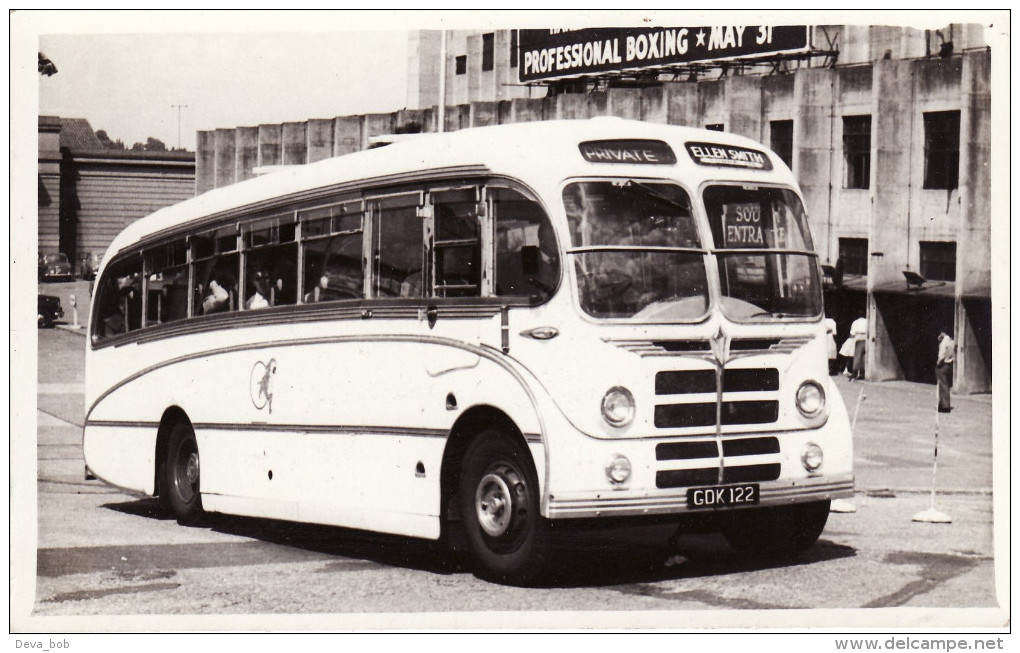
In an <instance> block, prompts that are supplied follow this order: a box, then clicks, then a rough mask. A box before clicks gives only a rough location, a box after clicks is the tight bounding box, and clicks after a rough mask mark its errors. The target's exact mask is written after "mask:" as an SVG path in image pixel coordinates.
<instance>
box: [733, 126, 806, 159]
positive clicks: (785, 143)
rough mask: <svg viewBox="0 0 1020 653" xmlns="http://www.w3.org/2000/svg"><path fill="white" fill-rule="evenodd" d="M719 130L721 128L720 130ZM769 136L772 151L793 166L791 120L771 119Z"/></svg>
mask: <svg viewBox="0 0 1020 653" xmlns="http://www.w3.org/2000/svg"><path fill="white" fill-rule="evenodd" d="M720 131H721V130H720ZM769 134H770V136H769V138H771V139H772V140H771V143H770V145H771V147H772V151H773V152H775V153H776V154H778V155H779V158H780V159H782V160H783V163H785V164H786V165H787V166H788V167H790V168H792V167H793V121H792V120H773V121H772V122H770V123H769Z"/></svg>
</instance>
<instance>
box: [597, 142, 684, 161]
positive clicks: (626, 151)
mask: <svg viewBox="0 0 1020 653" xmlns="http://www.w3.org/2000/svg"><path fill="white" fill-rule="evenodd" d="M578 147H579V148H580V150H581V156H582V157H584V160H585V161H588V162H589V163H640V164H651V165H669V164H673V163H676V155H675V154H673V149H672V148H671V147H670V146H669V145H667V144H666V143H664V142H662V141H649V140H623V139H619V140H605V141H586V142H584V143H581V144H580V145H579V146H578Z"/></svg>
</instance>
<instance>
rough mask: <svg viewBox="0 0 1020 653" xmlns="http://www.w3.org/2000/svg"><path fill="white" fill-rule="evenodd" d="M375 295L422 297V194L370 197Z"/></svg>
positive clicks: (373, 289)
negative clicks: (372, 198) (420, 212)
mask: <svg viewBox="0 0 1020 653" xmlns="http://www.w3.org/2000/svg"><path fill="white" fill-rule="evenodd" d="M370 201H371V205H372V280H373V281H372V295H373V297H422V296H423V289H424V284H423V282H422V261H423V260H424V256H423V253H422V243H423V242H424V240H423V237H424V227H423V220H422V218H421V216H420V215H419V210H418V209H419V207H420V206H421V194H420V193H411V194H407V195H397V196H393V197H386V198H378V199H374V200H370Z"/></svg>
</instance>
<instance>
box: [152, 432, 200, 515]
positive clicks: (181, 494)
mask: <svg viewBox="0 0 1020 653" xmlns="http://www.w3.org/2000/svg"><path fill="white" fill-rule="evenodd" d="M200 472H201V466H200V464H199V457H198V441H197V440H195V432H194V430H192V428H191V426H190V425H189V424H175V425H174V427H173V430H171V431H170V438H169V439H168V441H167V448H166V455H165V456H164V458H163V475H162V478H161V481H162V482H161V484H160V497H161V499H162V500H163V504H164V505H165V506H166V507H167V509H169V510H170V512H171V513H173V515H174V517H176V518H177V521H178V522H179V523H181V524H194V523H196V522H198V521H199V519H201V517H202V515H203V511H202V494H201V492H200V480H201V479H200V475H201V474H200Z"/></svg>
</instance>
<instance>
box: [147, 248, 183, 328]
mask: <svg viewBox="0 0 1020 653" xmlns="http://www.w3.org/2000/svg"><path fill="white" fill-rule="evenodd" d="M145 274H146V275H147V277H148V280H147V282H146V302H147V308H146V315H145V324H146V326H152V325H155V324H163V323H165V322H172V321H174V320H182V319H184V318H186V317H188V250H187V243H186V242H185V241H183V240H179V241H176V242H172V243H169V244H167V245H162V246H160V247H156V248H153V249H151V250H149V251H147V252H146V253H145Z"/></svg>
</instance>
